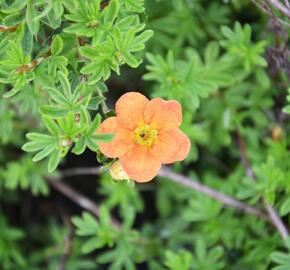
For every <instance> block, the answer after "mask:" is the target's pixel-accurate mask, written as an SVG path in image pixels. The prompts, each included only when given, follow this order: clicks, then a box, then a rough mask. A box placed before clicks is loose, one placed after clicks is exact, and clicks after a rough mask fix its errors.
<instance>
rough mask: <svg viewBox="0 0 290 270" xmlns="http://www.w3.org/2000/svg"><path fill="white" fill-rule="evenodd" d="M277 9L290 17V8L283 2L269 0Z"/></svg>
mask: <svg viewBox="0 0 290 270" xmlns="http://www.w3.org/2000/svg"><path fill="white" fill-rule="evenodd" d="M267 2H268V3H270V4H271V5H272V6H273V7H274V8H275V9H277V10H279V11H280V12H281V13H282V14H284V15H285V16H286V17H288V19H290V9H289V8H288V7H286V6H284V5H283V4H282V3H281V2H279V1H277V0H267Z"/></svg>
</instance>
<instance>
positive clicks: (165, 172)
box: [62, 167, 269, 220]
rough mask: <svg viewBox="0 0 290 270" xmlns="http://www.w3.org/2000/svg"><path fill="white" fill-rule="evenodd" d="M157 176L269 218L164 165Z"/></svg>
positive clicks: (88, 171)
mask: <svg viewBox="0 0 290 270" xmlns="http://www.w3.org/2000/svg"><path fill="white" fill-rule="evenodd" d="M100 170H101V168H100V167H96V168H92V167H88V168H86V167H84V168H73V169H67V170H65V171H62V175H63V176H74V175H98V174H99V173H100ZM159 176H163V177H167V178H168V179H169V180H170V181H172V182H176V183H179V184H181V185H183V186H185V187H189V188H191V189H194V190H196V191H199V192H201V193H203V194H205V195H207V196H209V197H211V198H213V199H215V200H218V201H220V202H222V203H223V204H225V205H226V206H229V207H233V208H237V209H239V210H241V211H244V212H246V213H249V214H253V215H255V216H258V217H261V218H263V219H266V220H269V218H268V216H267V215H266V214H265V213H263V211H261V210H260V209H258V208H255V207H253V206H250V205H247V204H245V203H242V202H240V201H238V200H236V199H234V198H232V197H230V196H228V195H226V194H223V193H221V192H219V191H217V190H215V189H212V188H210V187H208V186H205V185H203V184H201V183H199V182H197V181H192V180H191V179H189V178H187V177H185V176H183V175H180V174H176V173H174V172H172V171H171V170H170V169H168V168H166V167H164V168H162V169H161V171H160V172H159Z"/></svg>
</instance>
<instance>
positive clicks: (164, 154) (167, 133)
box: [152, 128, 191, 164]
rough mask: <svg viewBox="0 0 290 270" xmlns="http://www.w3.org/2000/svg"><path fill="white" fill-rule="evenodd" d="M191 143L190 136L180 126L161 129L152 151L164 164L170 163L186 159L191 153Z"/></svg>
mask: <svg viewBox="0 0 290 270" xmlns="http://www.w3.org/2000/svg"><path fill="white" fill-rule="evenodd" d="M190 145H191V143H190V140H189V138H188V137H187V136H186V135H185V134H184V133H183V132H182V131H180V130H179V129H178V128H172V129H169V130H161V131H160V132H159V133H158V141H157V142H156V143H155V144H154V146H153V148H152V152H153V153H154V155H156V156H157V157H159V158H160V161H161V163H162V164H169V163H173V162H176V161H181V160H184V159H185V158H186V157H187V155H188V153H189V150H190Z"/></svg>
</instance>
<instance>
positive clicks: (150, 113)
mask: <svg viewBox="0 0 290 270" xmlns="http://www.w3.org/2000/svg"><path fill="white" fill-rule="evenodd" d="M144 117H145V122H146V124H153V125H155V126H156V127H157V128H158V129H164V128H175V127H179V126H180V124H181V121H182V108H181V105H180V104H179V103H178V102H177V101H175V100H169V101H165V100H163V99H162V98H154V99H152V100H150V101H149V103H148V104H147V106H146V109H145V113H144Z"/></svg>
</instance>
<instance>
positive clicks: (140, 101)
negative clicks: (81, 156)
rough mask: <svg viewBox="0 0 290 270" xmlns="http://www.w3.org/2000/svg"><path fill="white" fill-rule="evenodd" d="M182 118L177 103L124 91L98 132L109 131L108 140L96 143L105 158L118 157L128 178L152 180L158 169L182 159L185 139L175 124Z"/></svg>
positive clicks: (186, 152) (187, 150) (184, 156)
mask: <svg viewBox="0 0 290 270" xmlns="http://www.w3.org/2000/svg"><path fill="white" fill-rule="evenodd" d="M181 121H182V111H181V105H180V104H179V103H178V102H177V101H174V100H170V101H165V100H163V99H161V98H154V99H152V100H150V101H149V100H148V99H147V98H146V97H145V96H143V95H142V94H140V93H137V92H128V93H126V94H124V95H123V96H121V97H120V99H119V100H118V101H117V103H116V117H110V118H108V119H106V120H105V121H104V122H102V124H101V125H100V127H99V130H98V132H99V133H113V134H114V138H113V140H112V141H111V142H108V143H100V144H99V146H100V151H101V152H102V153H103V154H104V155H105V156H107V157H110V158H119V161H120V164H121V166H122V167H123V169H124V171H125V172H126V173H127V174H128V175H129V177H130V178H131V179H132V180H135V181H137V182H147V181H150V180H152V179H153V178H154V177H155V176H156V175H157V174H158V171H159V169H160V168H161V164H169V163H173V162H176V161H181V160H184V159H185V158H186V156H187V155H188V152H189V150H190V140H189V138H188V137H187V136H186V135H185V134H184V133H183V132H181V131H180V130H179V129H178V127H179V126H180V124H181Z"/></svg>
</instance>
